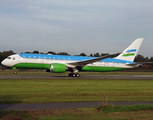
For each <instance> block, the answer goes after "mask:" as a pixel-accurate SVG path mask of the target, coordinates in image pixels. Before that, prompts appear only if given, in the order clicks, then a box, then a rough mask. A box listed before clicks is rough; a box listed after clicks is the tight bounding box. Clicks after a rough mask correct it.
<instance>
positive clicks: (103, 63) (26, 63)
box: [1, 38, 144, 77]
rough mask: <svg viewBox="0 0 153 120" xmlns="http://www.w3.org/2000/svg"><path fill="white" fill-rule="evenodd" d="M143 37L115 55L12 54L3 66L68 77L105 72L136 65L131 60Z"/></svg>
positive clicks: (136, 64)
mask: <svg viewBox="0 0 153 120" xmlns="http://www.w3.org/2000/svg"><path fill="white" fill-rule="evenodd" d="M143 39H144V38H138V39H136V40H135V41H134V42H133V43H132V44H131V45H130V46H129V47H128V48H126V49H125V50H124V51H123V52H122V53H120V54H119V55H118V56H117V57H115V58H111V57H113V56H114V55H116V54H111V55H106V56H101V57H83V56H66V55H52V54H46V55H45V54H27V53H22V54H14V55H10V56H8V57H7V58H6V59H4V60H3V61H2V62H1V64H2V65H3V66H7V67H12V69H14V70H15V71H14V73H15V74H16V73H17V71H16V69H17V68H28V69H46V72H52V73H63V72H66V71H70V72H71V73H69V74H68V76H70V77H79V76H80V74H79V73H78V72H79V71H94V72H107V71H116V70H123V69H128V68H135V67H138V66H139V64H138V63H136V62H133V61H134V59H135V56H136V55H137V52H138V50H139V48H140V45H141V43H142V41H143Z"/></svg>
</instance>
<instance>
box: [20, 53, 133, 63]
mask: <svg viewBox="0 0 153 120" xmlns="http://www.w3.org/2000/svg"><path fill="white" fill-rule="evenodd" d="M19 55H20V56H21V57H23V58H36V59H55V60H74V61H84V60H89V59H94V58H97V57H83V56H67V55H45V54H19ZM100 62H113V63H125V64H126V63H129V64H133V63H134V62H131V61H126V60H120V59H114V58H106V59H103V60H101V61H100Z"/></svg>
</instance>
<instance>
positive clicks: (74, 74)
mask: <svg viewBox="0 0 153 120" xmlns="http://www.w3.org/2000/svg"><path fill="white" fill-rule="evenodd" d="M68 76H69V77H80V74H79V73H78V69H77V68H73V69H72V70H71V73H69V74H68Z"/></svg>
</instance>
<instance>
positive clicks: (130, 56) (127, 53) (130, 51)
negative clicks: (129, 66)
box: [116, 38, 144, 62]
mask: <svg viewBox="0 0 153 120" xmlns="http://www.w3.org/2000/svg"><path fill="white" fill-rule="evenodd" d="M143 39H144V38H138V39H136V40H135V41H134V42H133V43H132V44H131V45H130V46H129V47H128V48H126V49H125V50H124V51H123V52H122V53H121V54H120V55H119V56H117V57H116V59H121V60H127V61H132V62H133V61H134V59H135V56H136V54H137V52H138V50H139V48H140V45H141V43H142V41H143Z"/></svg>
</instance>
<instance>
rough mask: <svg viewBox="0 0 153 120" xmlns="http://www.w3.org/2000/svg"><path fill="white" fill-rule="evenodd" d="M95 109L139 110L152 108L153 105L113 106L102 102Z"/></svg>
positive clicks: (107, 110) (110, 110)
mask: <svg viewBox="0 0 153 120" xmlns="http://www.w3.org/2000/svg"><path fill="white" fill-rule="evenodd" d="M97 109H98V110H101V111H103V112H106V113H109V112H124V111H141V110H153V105H133V106H129V105H124V106H114V105H108V104H103V105H100V106H99V107H98V108H97Z"/></svg>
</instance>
